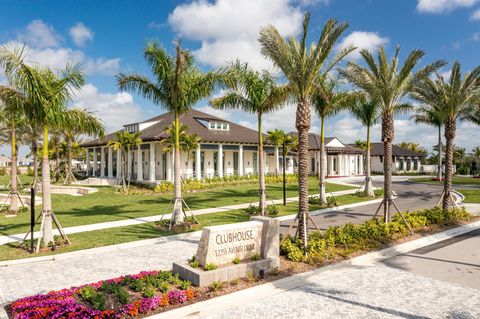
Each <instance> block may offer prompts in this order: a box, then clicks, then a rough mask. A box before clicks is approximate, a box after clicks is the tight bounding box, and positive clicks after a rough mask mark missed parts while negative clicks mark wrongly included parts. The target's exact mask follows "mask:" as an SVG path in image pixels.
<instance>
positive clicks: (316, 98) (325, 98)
mask: <svg viewBox="0 0 480 319" xmlns="http://www.w3.org/2000/svg"><path fill="white" fill-rule="evenodd" d="M353 97H354V96H353V95H352V94H351V93H348V92H340V91H337V81H336V80H335V79H333V78H328V79H320V80H319V82H318V84H317V87H316V89H315V93H314V94H313V96H312V103H313V107H314V108H315V111H316V112H317V114H318V116H319V117H320V121H321V124H320V169H319V172H318V176H319V182H320V184H319V186H320V192H319V196H318V200H319V202H320V204H326V203H327V197H326V193H325V175H326V171H327V154H326V152H325V120H326V119H328V118H330V117H333V116H335V115H336V114H337V113H338V112H340V111H342V110H344V109H346V108H347V107H348V106H350V105H351V104H352V102H353V101H354V99H353Z"/></svg>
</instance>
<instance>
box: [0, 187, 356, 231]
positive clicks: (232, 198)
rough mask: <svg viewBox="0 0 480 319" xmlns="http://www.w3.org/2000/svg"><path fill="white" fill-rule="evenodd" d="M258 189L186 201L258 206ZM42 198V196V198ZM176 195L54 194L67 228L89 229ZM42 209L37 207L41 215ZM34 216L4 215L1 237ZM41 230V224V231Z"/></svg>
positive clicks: (273, 190) (161, 207)
mask: <svg viewBox="0 0 480 319" xmlns="http://www.w3.org/2000/svg"><path fill="white" fill-rule="evenodd" d="M317 183H318V182H317V181H316V179H315V178H311V179H310V185H309V186H310V192H311V194H315V193H316V191H317V190H318V184H317ZM352 188H354V187H349V186H344V185H339V184H331V183H327V191H328V192H333V191H339V190H346V189H352ZM297 189H298V186H297V184H296V183H291V184H289V185H287V196H288V197H294V196H298V190H297ZM257 193H258V191H257V185H256V184H252V185H241V186H233V187H228V188H224V189H220V190H210V191H205V192H197V193H186V194H184V199H185V201H186V202H187V204H188V205H189V206H190V208H191V209H194V210H196V209H202V208H211V207H218V206H225V205H235V204H243V203H248V202H256V200H257ZM267 194H268V195H269V199H270V198H272V199H280V198H282V185H281V184H272V185H268V186H267ZM39 195H40V194H39ZM171 198H172V195H155V194H152V195H122V194H119V193H118V192H117V191H116V189H115V188H113V187H98V192H96V193H93V194H90V195H86V196H78V197H74V196H70V195H58V194H53V195H52V200H53V209H54V211H55V214H56V215H57V217H58V219H59V220H60V223H61V224H62V226H63V227H69V226H78V225H87V224H94V223H101V222H109V221H115V220H122V219H129V218H136V217H145V216H153V215H158V214H162V213H163V212H164V211H165V209H166V208H167V207H168V205H169V203H170V201H171ZM39 211H40V207H37V215H38V212H39ZM29 224H30V214H28V213H22V214H19V216H17V217H13V218H7V217H5V216H3V215H0V234H1V235H7V234H16V233H24V232H27V231H28V230H29ZM39 227H40V226H39V225H38V224H37V229H38V228H39Z"/></svg>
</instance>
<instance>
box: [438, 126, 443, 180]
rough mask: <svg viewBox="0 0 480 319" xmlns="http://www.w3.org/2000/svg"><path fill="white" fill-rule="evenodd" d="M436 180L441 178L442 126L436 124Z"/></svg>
mask: <svg viewBox="0 0 480 319" xmlns="http://www.w3.org/2000/svg"><path fill="white" fill-rule="evenodd" d="M437 177H438V180H442V126H441V125H439V126H438V172H437Z"/></svg>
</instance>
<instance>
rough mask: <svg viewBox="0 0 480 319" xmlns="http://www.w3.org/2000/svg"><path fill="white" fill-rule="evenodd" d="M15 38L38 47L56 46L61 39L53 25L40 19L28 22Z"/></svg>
mask: <svg viewBox="0 0 480 319" xmlns="http://www.w3.org/2000/svg"><path fill="white" fill-rule="evenodd" d="M17 39H18V40H19V41H20V42H24V43H26V44H28V45H29V46H33V47H36V48H39V49H42V48H52V47H57V46H59V45H60V42H61V40H62V38H61V36H60V35H59V34H57V32H56V31H55V30H54V29H53V27H52V26H50V25H47V24H46V23H44V22H43V21H42V20H33V21H32V22H30V23H29V24H28V25H27V26H26V28H25V30H23V31H22V32H20V33H19V34H18V37H17Z"/></svg>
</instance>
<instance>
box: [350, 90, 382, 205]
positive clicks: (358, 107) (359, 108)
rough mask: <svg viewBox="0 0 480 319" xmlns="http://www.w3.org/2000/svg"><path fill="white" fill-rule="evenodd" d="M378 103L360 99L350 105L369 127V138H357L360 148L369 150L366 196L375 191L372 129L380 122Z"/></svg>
mask: <svg viewBox="0 0 480 319" xmlns="http://www.w3.org/2000/svg"><path fill="white" fill-rule="evenodd" d="M378 111H379V109H378V105H377V104H376V103H374V102H372V101H366V100H362V99H358V100H357V101H356V102H355V103H354V104H352V106H351V107H350V112H351V113H352V114H353V116H354V117H355V118H356V119H357V120H359V121H360V123H362V125H363V126H365V127H366V128H367V140H366V141H361V140H357V141H356V142H355V145H356V146H357V147H358V148H361V149H364V150H365V151H366V152H367V156H366V160H365V163H366V169H365V191H364V192H365V196H368V197H373V196H375V193H374V191H373V183H372V172H371V160H370V153H371V145H370V130H371V128H372V126H373V125H374V124H376V123H377V122H378V117H379V112H378Z"/></svg>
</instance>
